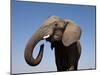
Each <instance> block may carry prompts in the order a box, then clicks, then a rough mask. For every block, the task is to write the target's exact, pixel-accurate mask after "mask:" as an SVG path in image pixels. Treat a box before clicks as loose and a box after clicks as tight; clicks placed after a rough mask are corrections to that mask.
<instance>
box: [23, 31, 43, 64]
mask: <svg viewBox="0 0 100 75" xmlns="http://www.w3.org/2000/svg"><path fill="white" fill-rule="evenodd" d="M40 40H42V37H41V36H40V32H39V31H38V32H36V33H35V35H33V36H32V38H31V39H30V40H29V42H28V44H27V45H26V48H25V53H24V57H25V60H26V62H27V63H28V64H29V65H30V66H36V65H38V64H39V63H40V62H41V59H42V57H43V50H44V44H43V45H41V47H40V51H39V54H38V56H37V57H36V59H34V58H33V56H32V53H33V51H34V47H35V46H36V44H37V43H38V42H39V41H40Z"/></svg>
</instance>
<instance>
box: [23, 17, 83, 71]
mask: <svg viewBox="0 0 100 75" xmlns="http://www.w3.org/2000/svg"><path fill="white" fill-rule="evenodd" d="M81 32H82V31H81V28H80V26H79V25H77V24H76V23H75V22H73V21H72V20H69V19H63V18H60V17H58V16H54V15H52V16H49V17H48V18H47V19H46V20H45V21H44V23H43V24H42V26H41V27H40V28H39V29H38V30H37V31H36V32H35V33H34V34H33V35H32V37H31V38H30V39H29V41H28V43H27V45H26V47H25V53H24V57H25V61H26V63H27V64H29V65H30V66H36V65H38V64H39V63H40V62H41V60H42V57H43V51H44V43H43V44H41V45H40V50H39V53H38V55H37V57H36V58H35V59H34V57H33V56H32V54H33V51H34V48H35V46H36V45H37V43H39V41H41V40H46V41H48V42H50V44H51V49H54V55H55V64H56V67H57V71H73V70H77V69H78V62H79V59H80V55H81V44H80V37H81Z"/></svg>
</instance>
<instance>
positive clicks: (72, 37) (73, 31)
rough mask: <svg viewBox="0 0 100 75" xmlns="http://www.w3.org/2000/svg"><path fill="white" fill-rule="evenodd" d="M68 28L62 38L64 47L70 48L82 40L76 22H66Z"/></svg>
mask: <svg viewBox="0 0 100 75" xmlns="http://www.w3.org/2000/svg"><path fill="white" fill-rule="evenodd" d="M65 22H66V27H65V31H64V33H63V36H62V42H63V44H64V46H69V45H71V44H72V43H74V42H76V41H77V40H79V39H80V36H81V29H80V27H79V26H77V25H76V24H75V23H74V22H72V21H70V20H65Z"/></svg>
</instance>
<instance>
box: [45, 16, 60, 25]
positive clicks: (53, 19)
mask: <svg viewBox="0 0 100 75" xmlns="http://www.w3.org/2000/svg"><path fill="white" fill-rule="evenodd" d="M55 21H60V18H59V17H57V16H51V17H49V18H48V19H47V20H46V21H45V22H44V23H43V25H50V24H51V23H53V22H55Z"/></svg>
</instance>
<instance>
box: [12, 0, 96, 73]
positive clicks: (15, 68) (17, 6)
mask: <svg viewBox="0 0 100 75" xmlns="http://www.w3.org/2000/svg"><path fill="white" fill-rule="evenodd" d="M11 1H12V14H11V15H12V72H13V73H30V72H45V71H46V72H47V71H56V66H55V57H54V50H53V51H52V50H51V49H50V43H48V42H45V41H41V42H40V43H39V44H38V45H37V46H36V48H35V49H38V50H39V46H40V44H41V43H43V42H45V50H44V55H43V59H42V61H41V63H40V64H39V65H38V66H36V67H31V66H29V65H28V64H27V63H26V62H25V60H24V49H25V46H26V44H27V42H28V40H29V39H30V37H31V36H32V34H34V33H35V31H36V30H37V29H38V28H39V27H40V26H41V25H42V23H43V22H44V21H45V20H46V19H47V17H48V16H51V15H56V16H59V17H61V18H66V19H71V20H73V21H75V22H76V23H77V24H78V25H79V26H80V27H81V29H82V36H81V39H80V42H81V45H82V54H81V57H80V61H79V67H78V69H89V68H95V41H96V40H95V12H96V11H95V6H83V5H68V4H49V3H34V2H14V0H11ZM38 50H37V51H36V50H35V51H34V57H36V55H37V53H38Z"/></svg>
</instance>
